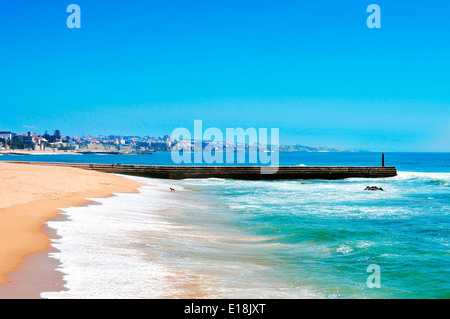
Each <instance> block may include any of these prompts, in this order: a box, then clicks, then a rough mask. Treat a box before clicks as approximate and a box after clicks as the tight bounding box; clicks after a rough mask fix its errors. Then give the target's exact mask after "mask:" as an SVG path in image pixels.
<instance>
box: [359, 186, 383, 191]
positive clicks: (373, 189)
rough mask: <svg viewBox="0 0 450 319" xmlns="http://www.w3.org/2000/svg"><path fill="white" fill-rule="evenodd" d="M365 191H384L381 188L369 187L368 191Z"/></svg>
mask: <svg viewBox="0 0 450 319" xmlns="http://www.w3.org/2000/svg"><path fill="white" fill-rule="evenodd" d="M364 190H365V191H382V190H383V189H382V188H381V187H377V186H367V187H366V189H364Z"/></svg>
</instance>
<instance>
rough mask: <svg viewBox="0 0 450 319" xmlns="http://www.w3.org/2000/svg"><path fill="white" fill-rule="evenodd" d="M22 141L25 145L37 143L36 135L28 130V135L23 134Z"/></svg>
mask: <svg viewBox="0 0 450 319" xmlns="http://www.w3.org/2000/svg"><path fill="white" fill-rule="evenodd" d="M22 142H23V144H25V145H32V144H35V143H36V141H35V139H34V136H32V135H31V132H28V134H27V135H25V136H22Z"/></svg>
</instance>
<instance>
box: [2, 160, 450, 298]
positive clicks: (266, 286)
mask: <svg viewBox="0 0 450 319" xmlns="http://www.w3.org/2000/svg"><path fill="white" fill-rule="evenodd" d="M168 156H169V157H168ZM3 157H4V158H3V159H9V160H10V157H11V156H3ZM13 157H14V159H16V160H19V159H18V157H17V156H13ZM36 158H37V160H41V161H43V160H49V161H56V160H57V159H59V160H60V161H64V160H67V158H68V159H69V160H70V161H80V160H81V159H82V160H83V162H105V163H111V162H113V163H114V162H115V163H118V162H122V163H136V162H138V163H141V164H146V163H147V164H150V162H152V163H153V164H170V163H169V162H168V158H170V154H167V153H162V154H154V155H150V156H119V157H117V156H115V155H114V156H109V155H104V156H96V155H83V156H81V155H79V156H70V155H67V156H65V155H58V156H26V160H31V159H33V160H34V159H36ZM280 159H281V164H282V165H364V166H365V165H379V162H380V159H381V156H380V154H377V153H285V154H283V153H281V154H280ZM386 165H392V166H396V167H397V170H398V172H399V174H398V176H397V177H394V178H386V179H345V180H340V181H324V180H312V181H302V180H298V181H235V180H226V179H195V180H194V179H192V180H183V181H164V184H163V186H161V187H160V189H159V192H160V193H155V190H154V189H152V188H149V189H143V190H142V192H141V194H139V195H136V194H128V195H123V196H122V195H119V196H117V197H114V198H111V199H104V200H102V201H100V202H101V203H102V204H103V205H102V206H92V207H87V208H74V209H73V210H74V211H73V213H74V215H73V216H77V212H78V213H79V214H81V213H85V215H86V220H83V219H80V223H79V225H78V226H77V225H72V226H70V227H68V226H67V227H65V226H63V224H60V226H58V227H60V228H61V230H65V231H66V232H67V233H68V235H67V237H66V238H67V239H65V237H64V236H62V239H61V247H58V248H60V250H61V251H62V253H61V254H62V257H61V260H63V261H65V260H67V261H66V263H67V264H66V265H63V268H64V269H65V271H66V273H68V274H69V275H68V276H69V278H72V277H73V278H74V279H72V282H73V284H72V286H71V287H72V288H71V293H73V296H83V291H78V292H77V287H85V288H86V287H89V286H93V285H92V284H91V285H90V284H88V283H93V282H94V279H95V278H97V277H98V273H99V269H100V270H101V269H102V268H101V267H102V266H101V265H99V264H98V263H93V264H92V265H91V267H92V276H91V277H89V275H88V274H89V273H90V272H89V271H87V270H86V268H83V267H87V266H86V263H87V262H86V261H87V260H94V259H95V256H97V255H98V252H99V247H100V246H101V247H102V249H107V247H108V245H109V244H111V243H115V242H117V243H119V242H120V245H119V244H118V245H119V246H118V247H114V249H111V252H109V253H108V254H111V253H113V252H115V251H117V250H120V251H122V250H124V251H127V253H123V254H124V255H127V256H131V255H133V256H140V255H143V256H144V257H143V259H140V260H138V261H134V263H135V264H136V265H139V266H140V267H139V268H138V267H137V268H136V271H135V273H134V274H133V276H137V277H138V274H139V269H141V268H142V278H148V277H150V276H152V274H154V273H155V272H158V273H161V274H164V275H161V276H162V277H164V278H172V279H170V280H167V282H166V281H164V286H163V285H162V283H161V281H158V280H157V279H155V280H154V281H152V282H151V285H150V284H149V286H146V287H138V288H136V290H135V291H131V292H130V291H128V292H127V296H131V297H136V296H138V297H139V296H142V294H143V291H145V292H146V293H148V292H149V291H153V292H152V294H151V296H156V297H167V296H168V295H167V294H166V295H159V294H158V292H160V291H171V290H173V289H174V287H177V289H175V290H176V291H175V290H174V291H173V294H174V295H177V294H179V295H180V296H186V294H187V292H188V291H191V290H192V287H197V288H196V289H198V291H201V293H200V295H201V296H202V297H219V298H227V297H231V298H234V297H237V298H242V297H245V298H247V297H250V298H258V297H266V298H297V297H311V296H313V297H325V298H450V249H449V248H450V156H449V154H447V153H386ZM142 180H144V179H142ZM148 182H149V183H150V184H152V183H155V184H156V183H160V182H158V181H157V180H151V179H149V180H148ZM169 185H170V186H173V187H175V188H177V192H176V193H174V194H171V193H170V192H168V191H167V190H168V186H169ZM372 185H375V186H379V187H382V188H383V189H384V191H382V192H381V191H365V190H364V189H365V187H366V186H372ZM175 196H177V197H175ZM101 207H103V210H104V213H105V216H106V217H105V220H104V221H102V220H101V219H97V218H100V217H99V216H100V214H92V213H91V212H90V210H96V212H97V213H98V212H99V211H100V210H101V209H102V208H101ZM85 210H86V211H85ZM106 214H113V215H111V216H126V218H125V217H124V219H123V220H120V221H117V223H114V222H113V218H112V217H111V216H110V217H108V216H109V215H106ZM94 217H95V220H93V221H89V220H90V219H92V218H94ZM114 218H116V217H114ZM117 218H118V217H117ZM137 219H139V222H133V221H136V220H137ZM106 221H107V222H106ZM147 222H148V224H149V225H148V228H146V227H145V225H146V223H147ZM89 223H91V224H92V225H93V227H94V228H93V229H96V230H97V231H100V229H101V228H102V227H103V226H105V225H106V224H107V225H108V227H109V228H108V229H105V234H114V235H117V234H120V232H121V231H124V230H126V231H128V233H124V234H123V237H120V240H119V239H117V240H112V239H105V238H103V237H99V238H92V239H89V241H88V244H86V245H87V246H86V248H85V249H84V250H83V252H84V253H86V252H89V251H92V254H93V255H92V256H89V255H88V256H86V257H83V258H82V261H81V262H79V263H78V264H76V263H74V264H73V265H72V264H70V259H71V258H74V257H73V256H74V253H73V251H72V250H73V249H76V247H77V246H78V245H80V243H81V242H83V241H87V236H88V234H89V232H87V231H86V232H82V230H83V229H86V227H87V226H86V225H87V224H89ZM67 225H69V224H67ZM100 225H102V226H100ZM155 225H156V226H155ZM77 227H78V228H77ZM105 227H106V226H105ZM75 230H76V231H75ZM80 233H82V234H83V237H77V236H79V234H80ZM62 234H63V233H62ZM138 235H139V236H138ZM71 238H72V239H73V247H72V246H70V245H69V244H70V239H71ZM124 238H126V240H124ZM65 245H66V246H67V245H68V246H67V247H66V246H65ZM119 248H120V249H119ZM71 249H72V250H71ZM128 250H129V251H128ZM66 251H68V252H69V253H68V254H66V255H65V252H66ZM145 258H147V259H145ZM102 260H108V258H106V257H105V258H103V257H102ZM111 260H112V261H114V260H116V258H111ZM142 260H144V261H145V260H147V261H146V262H147V263H146V262H142ZM141 262H142V265H141V264H140V263H141ZM123 264H124V262H123V260H120V262H117V264H116V265H115V266H114V265H112V264H105V265H104V267H105V271H100V272H102V274H108V270H109V269H115V271H113V272H111V276H116V277H114V278H115V279H114V280H119V279H118V278H120V280H122V281H123V280H126V282H127V283H128V282H145V281H143V280H134V281H133V280H129V279H126V278H125V279H124V277H125V276H126V275H125V274H126V272H125V271H124V272H123V273H121V272H119V271H118V270H119V269H120V267H122V266H121V265H123ZM150 265H151V267H150ZM369 265H377V266H378V267H379V269H380V288H369V287H368V285H367V279H368V277H369V276H370V275H371V274H372V273H371V272H368V267H369ZM128 268H129V267H128V266H127V269H128ZM146 269H154V270H152V272H146ZM155 269H156V270H155ZM118 273H120V276H117V274H118ZM162 277H161V278H162ZM82 278H84V279H83V280H85V281H84V282H83V281H81V280H82ZM139 278H140V277H139ZM174 278H176V279H174ZM195 278H196V279H195ZM110 280H111V278H102V280H101V282H100V283H99V285H106V284H105V283H108V282H110ZM171 280H174V282H177V283H180V282H182V283H183V284H177V285H175V286H174V285H173V282H172V281H171ZM78 281H79V282H78ZM152 285H153V286H152ZM150 286H152V287H158V289H154V290H151V288H149V287H150ZM120 287H122V288H120ZM124 287H126V285H124V284H120V285H115V286H114V287H113V286H107V285H106V286H105V288H104V291H105V292H108V291H114V296H121V293H124V292H123V291H121V290H120V289H125V288H124ZM85 288H83V289H85ZM93 290H95V291H99V288H98V287H96V288H95V289H93ZM136 291H138V292H139V293H138V292H136ZM77 293H78V295H77ZM169 295H170V294H169ZM144 296H147V297H148V296H149V295H148V294H147V295H146V294H144Z"/></svg>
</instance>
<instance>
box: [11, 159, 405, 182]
mask: <svg viewBox="0 0 450 319" xmlns="http://www.w3.org/2000/svg"><path fill="white" fill-rule="evenodd" d="M8 163H15V164H27V165H45V166H63V167H75V168H81V169H86V170H95V171H100V172H105V173H113V174H123V175H132V176H141V177H151V178H161V179H187V178H228V179H240V180H293V179H305V180H307V179H326V180H337V179H345V178H386V177H394V176H396V175H397V169H396V168H395V167H385V166H280V167H278V170H277V171H276V173H274V174H261V169H262V167H263V166H184V165H178V166H175V165H131V164H82V163H55V162H24V161H21V162H18V161H8Z"/></svg>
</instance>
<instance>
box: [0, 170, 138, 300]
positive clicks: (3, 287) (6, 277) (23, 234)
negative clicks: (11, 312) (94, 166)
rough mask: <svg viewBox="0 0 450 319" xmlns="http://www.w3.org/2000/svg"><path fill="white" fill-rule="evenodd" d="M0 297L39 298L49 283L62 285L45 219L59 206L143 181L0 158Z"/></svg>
mask: <svg viewBox="0 0 450 319" xmlns="http://www.w3.org/2000/svg"><path fill="white" fill-rule="evenodd" d="M0 184H1V186H2V187H1V188H0V298H39V292H40V291H43V290H44V289H48V287H49V286H50V287H53V289H55V288H56V289H63V287H62V282H61V281H62V276H61V274H60V273H58V272H57V271H55V270H54V269H55V268H56V267H57V264H55V260H52V259H51V258H48V252H50V251H51V249H52V247H51V246H50V236H51V235H52V236H53V235H54V234H50V231H49V230H48V229H46V227H45V223H46V222H47V221H49V220H52V219H55V218H58V214H59V213H60V209H62V208H67V207H73V206H81V205H86V204H88V203H89V200H87V199H86V198H105V197H109V196H111V195H112V194H113V193H133V192H137V188H138V187H140V186H142V184H140V183H138V182H135V181H132V180H128V179H125V178H123V177H120V176H116V175H112V174H107V173H101V172H96V171H88V170H81V169H76V168H68V167H47V166H35V165H32V166H31V165H30V166H29V165H24V164H10V163H0Z"/></svg>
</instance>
